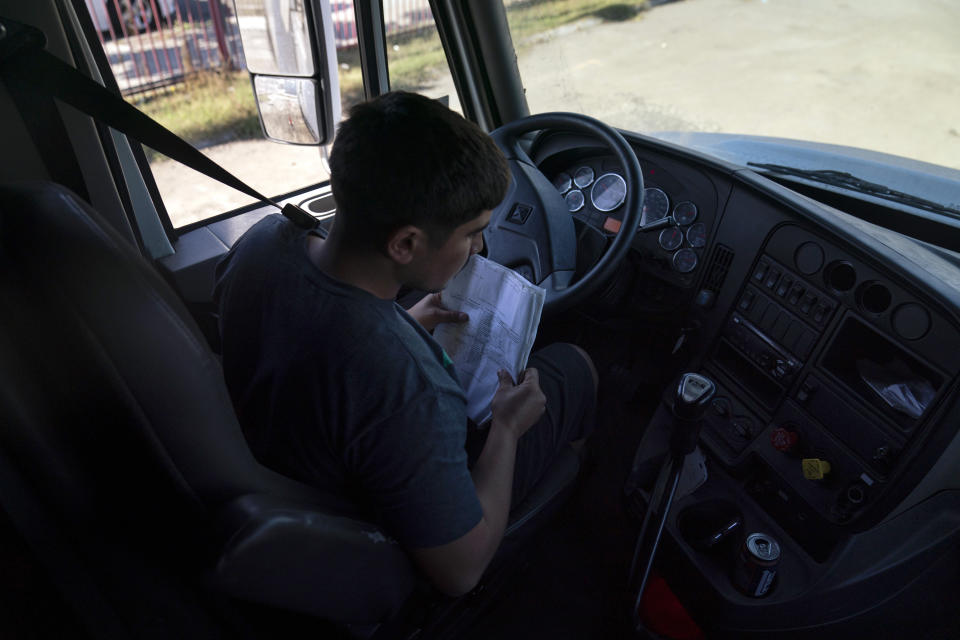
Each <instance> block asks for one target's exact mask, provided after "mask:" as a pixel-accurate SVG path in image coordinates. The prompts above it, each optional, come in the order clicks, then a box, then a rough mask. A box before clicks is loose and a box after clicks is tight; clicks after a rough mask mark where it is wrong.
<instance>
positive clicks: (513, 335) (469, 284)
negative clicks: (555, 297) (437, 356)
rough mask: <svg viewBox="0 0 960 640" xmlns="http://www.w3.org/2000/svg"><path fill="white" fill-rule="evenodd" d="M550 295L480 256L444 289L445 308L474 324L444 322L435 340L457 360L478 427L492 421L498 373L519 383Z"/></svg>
mask: <svg viewBox="0 0 960 640" xmlns="http://www.w3.org/2000/svg"><path fill="white" fill-rule="evenodd" d="M545 297H546V290H545V289H543V288H541V287H538V286H537V285H535V284H532V283H530V282H529V281H527V280H526V279H525V278H524V277H523V276H520V275H519V274H517V273H516V272H515V271H512V270H511V269H507V268H506V267H504V266H501V265H499V264H497V263H496V262H493V261H492V260H487V259H486V258H482V257H480V256H476V255H475V256H473V257H471V258H470V260H469V261H468V262H467V265H466V266H465V267H464V268H463V269H462V270H461V271H460V273H458V274H457V275H456V276H455V277H454V278H453V280H451V281H450V283H449V284H448V285H447V288H446V289H444V290H443V305H444V306H445V307H447V308H449V309H455V310H457V311H463V312H465V313H466V314H468V315H469V316H470V320H469V321H468V322H465V323H463V324H456V323H452V322H447V323H443V324H440V325H438V326H437V328H436V329H435V330H434V332H433V336H434V338H436V340H437V342H439V343H440V346H441V347H443V348H444V350H446V352H447V353H448V354H449V355H450V358H451V359H452V360H453V365H454V368H455V369H456V371H457V375H458V376H459V377H460V382H461V384H463V387H464V390H465V391H466V395H467V415H468V416H469V417H470V419H471V420H473V421H474V422H476V423H477V424H483V423H484V422H486V421H487V420H489V419H490V401H491V400H493V395H494V393H496V391H497V387H498V386H499V380H498V379H497V370H498V369H506V370H507V371H509V372H510V375H512V376H513V379H514V380H517V378H518V376H519V375H520V373H521V372H522V371H523V370H524V369H525V368H526V366H527V358H528V357H529V356H530V350H531V349H532V348H533V341H534V339H535V338H536V337H537V327H538V326H539V325H540V312H541V311H543V301H544V298H545Z"/></svg>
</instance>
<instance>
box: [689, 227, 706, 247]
mask: <svg viewBox="0 0 960 640" xmlns="http://www.w3.org/2000/svg"><path fill="white" fill-rule="evenodd" d="M687 242H689V243H690V246H691V247H697V248H698V249H699V248H700V247H705V246H707V226H706V225H705V224H703V223H702V222H698V223H696V224H692V225H690V228H689V229H687Z"/></svg>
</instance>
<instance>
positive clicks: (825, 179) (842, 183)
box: [747, 162, 960, 218]
mask: <svg viewBox="0 0 960 640" xmlns="http://www.w3.org/2000/svg"><path fill="white" fill-rule="evenodd" d="M747 165H748V166H751V167H757V168H758V169H765V170H767V171H770V172H772V173H776V174H779V175H784V176H794V177H797V178H806V179H807V180H813V181H815V182H821V183H823V184H828V185H831V186H834V187H840V188H843V189H849V190H851V191H857V192H859V193H865V194H867V195H871V196H875V197H877V198H883V199H884V200H892V201H893V202H899V203H900V204H905V205H907V206H910V207H916V208H918V209H924V210H926V211H932V212H933V213H946V214H948V215H951V216H954V217H957V218H960V209H953V208H951V207H947V206H945V205H942V204H939V203H937V202H933V201H932V200H925V199H923V198H920V197H918V196H914V195H911V194H909V193H904V192H903V191H897V190H895V189H890V188H889V187H885V186H884V185H882V184H877V183H876V182H869V181H867V180H863V179H862V178H858V177H857V176H855V175H853V174H851V173H847V172H846V171H834V170H832V169H798V168H796V167H788V166H786V165H782V164H764V163H760V162H748V163H747Z"/></svg>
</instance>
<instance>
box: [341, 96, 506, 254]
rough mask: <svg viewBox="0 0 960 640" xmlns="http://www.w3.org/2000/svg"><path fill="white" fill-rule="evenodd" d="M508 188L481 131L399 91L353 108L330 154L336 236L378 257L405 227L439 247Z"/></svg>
mask: <svg viewBox="0 0 960 640" xmlns="http://www.w3.org/2000/svg"><path fill="white" fill-rule="evenodd" d="M509 181H510V170H509V168H508V167H507V162H506V160H505V159H504V157H503V154H502V153H501V152H500V149H499V148H498V147H497V146H496V144H494V142H493V140H492V139H491V138H490V136H488V135H487V134H486V133H484V132H483V130H481V129H480V128H479V127H478V126H476V125H475V124H473V123H472V122H469V121H467V120H465V119H464V118H463V117H462V116H460V115H459V114H457V113H455V112H453V111H451V110H450V109H448V108H446V107H445V106H443V105H442V104H440V103H439V102H437V101H435V100H431V99H430V98H426V97H424V96H421V95H417V94H415V93H407V92H403V91H395V92H391V93H386V94H384V95H382V96H379V97H378V98H376V99H374V100H371V101H370V102H366V103H363V104H358V105H356V106H354V107H353V108H352V109H351V110H350V117H349V118H348V119H347V120H344V121H343V122H342V123H341V124H340V127H339V128H338V130H337V137H336V139H335V140H334V143H333V150H332V151H331V153H330V183H331V186H332V188H333V197H334V200H335V201H336V203H337V219H336V225H337V227H338V232H339V233H342V234H343V235H342V238H343V241H344V242H345V243H346V244H347V245H349V246H364V247H372V248H376V249H377V250H380V251H383V250H384V248H385V244H386V240H387V237H388V236H389V235H390V233H391V232H393V231H395V230H396V229H399V228H400V227H402V226H404V225H408V224H411V225H415V226H417V227H420V228H423V229H424V230H425V231H426V232H427V234H428V236H429V237H430V240H431V242H433V243H434V244H437V245H439V244H442V243H443V242H445V241H446V239H447V238H448V237H449V234H450V232H451V231H453V230H454V229H456V228H457V227H458V226H460V225H462V224H464V223H466V222H468V221H470V220H472V219H473V218H476V217H477V216H478V215H480V214H481V213H482V212H484V211H486V210H488V209H493V208H494V207H496V206H497V205H498V204H499V203H500V201H501V200H502V199H503V197H504V194H505V193H506V190H507V186H508V185H509Z"/></svg>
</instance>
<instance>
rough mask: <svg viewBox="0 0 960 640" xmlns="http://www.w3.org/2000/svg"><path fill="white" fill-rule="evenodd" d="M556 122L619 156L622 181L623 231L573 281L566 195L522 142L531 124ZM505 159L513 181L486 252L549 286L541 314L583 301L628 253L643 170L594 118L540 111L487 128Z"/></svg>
mask: <svg viewBox="0 0 960 640" xmlns="http://www.w3.org/2000/svg"><path fill="white" fill-rule="evenodd" d="M545 129H560V130H565V131H574V132H577V133H584V134H587V135H588V136H590V137H592V138H594V139H596V140H598V141H600V142H602V143H603V144H604V145H605V146H606V147H607V149H608V150H609V151H610V152H611V153H613V155H614V156H616V158H617V161H618V162H619V164H620V167H621V169H622V171H623V179H624V181H625V182H626V183H627V195H626V199H625V201H624V203H623V205H622V206H623V219H622V224H621V226H620V231H619V233H618V234H617V235H616V237H615V238H614V240H613V242H612V243H611V244H610V246H609V247H608V248H607V250H606V252H605V253H604V254H603V255H602V256H601V257H600V259H599V260H598V261H597V262H596V264H594V265H593V267H591V268H590V270H589V271H587V272H586V273H585V274H584V275H583V277H581V278H580V279H579V280H577V281H576V282H573V276H574V272H575V270H576V266H577V238H576V231H575V229H574V225H573V217H572V216H571V215H570V211H569V209H568V208H567V205H566V203H565V202H564V199H563V196H562V195H560V192H558V191H557V189H556V188H555V187H554V186H553V184H552V183H551V182H550V181H549V180H548V179H547V178H546V176H544V175H543V174H542V173H541V172H540V170H539V169H538V168H537V166H536V165H535V164H534V163H533V161H532V160H531V159H530V157H529V156H528V155H527V154H526V152H525V151H524V150H523V149H522V148H521V146H520V137H521V136H523V135H524V134H526V133H529V132H531V131H541V130H545ZM490 135H491V137H492V138H493V140H494V142H496V143H497V146H499V147H500V149H501V150H502V151H503V153H504V155H505V156H506V158H507V163H508V164H509V165H510V172H511V174H513V180H512V181H511V182H510V187H509V188H508V189H507V195H506V196H505V197H504V199H503V202H501V203H500V204H499V205H498V206H497V208H496V209H494V210H493V214H492V216H491V217H490V224H489V226H488V227H487V229H486V230H485V231H484V242H485V244H486V246H487V258H489V259H490V260H494V261H496V262H498V263H500V264H502V265H504V266H506V267H510V268H512V269H516V270H517V271H519V272H520V273H522V274H523V275H525V276H526V277H527V279H529V280H531V281H532V282H535V283H537V284H538V285H540V286H541V287H544V288H545V289H546V290H547V294H546V300H545V302H544V307H543V314H544V315H551V314H554V313H557V312H559V311H563V310H564V309H568V308H570V307H571V306H573V305H574V304H577V303H578V302H581V301H582V300H584V299H585V298H586V297H587V296H589V295H590V294H592V293H593V292H595V291H596V290H597V289H598V288H599V287H600V285H602V284H603V283H604V281H606V280H607V279H608V278H609V277H610V276H612V275H613V273H614V272H615V271H616V268H617V266H618V265H619V264H620V262H622V261H623V259H624V258H625V257H626V255H627V252H628V251H629V250H630V244H631V242H632V241H633V238H634V236H635V235H636V233H637V227H639V226H640V220H641V215H642V213H643V174H642V172H641V171H640V163H639V162H638V161H637V156H636V155H635V154H634V152H633V149H631V148H630V145H629V144H628V143H627V141H626V140H625V139H624V138H623V136H622V135H620V133H619V132H618V131H617V130H616V129H613V128H612V127H609V126H607V125H605V124H604V123H602V122H600V121H599V120H595V119H593V118H590V117H588V116H583V115H578V114H575V113H542V114H538V115H535V116H529V117H526V118H521V119H520V120H515V121H513V122H510V123H508V124H505V125H503V126H502V127H500V128H499V129H496V130H495V131H493V132H492V133H491V134H490Z"/></svg>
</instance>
